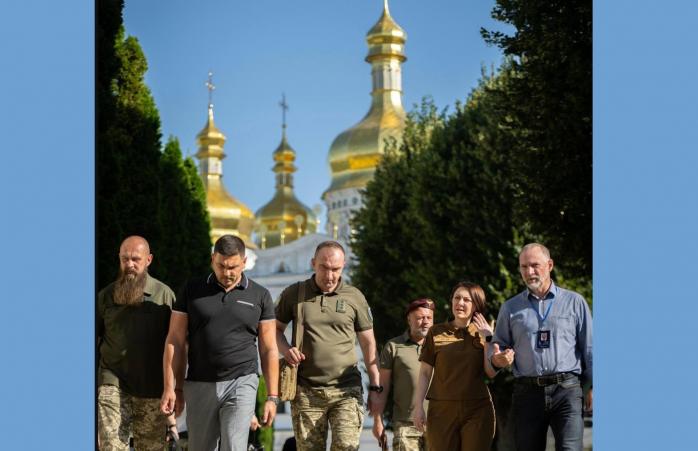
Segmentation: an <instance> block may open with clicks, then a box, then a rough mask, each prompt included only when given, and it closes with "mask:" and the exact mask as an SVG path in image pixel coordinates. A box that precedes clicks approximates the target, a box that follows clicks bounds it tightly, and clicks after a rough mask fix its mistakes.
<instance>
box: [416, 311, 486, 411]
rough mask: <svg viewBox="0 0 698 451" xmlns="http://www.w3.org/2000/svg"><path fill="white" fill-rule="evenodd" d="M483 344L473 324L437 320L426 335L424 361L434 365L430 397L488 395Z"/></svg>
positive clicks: (421, 357)
mask: <svg viewBox="0 0 698 451" xmlns="http://www.w3.org/2000/svg"><path fill="white" fill-rule="evenodd" d="M484 349H485V348H484V345H483V343H482V340H481V339H480V336H479V335H478V333H477V328H476V327H475V325H474V324H470V326H469V327H468V328H467V329H459V328H458V327H455V326H453V325H452V324H451V323H448V322H447V323H442V324H437V325H435V326H433V327H432V328H431V330H430V331H429V333H428V334H427V337H426V338H425V339H424V346H423V347H422V353H421V354H420V356H419V360H420V361H421V362H425V363H428V364H429V365H431V366H433V367H434V374H433V376H432V378H431V384H430V385H429V391H428V392H427V399H436V400H440V401H458V400H466V399H483V398H489V397H490V393H489V391H488V390H487V386H486V385H485V369H484V356H483V353H484Z"/></svg>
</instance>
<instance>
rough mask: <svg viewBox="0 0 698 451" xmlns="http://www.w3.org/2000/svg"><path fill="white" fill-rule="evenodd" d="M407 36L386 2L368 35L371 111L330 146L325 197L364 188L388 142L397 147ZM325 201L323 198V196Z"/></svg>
mask: <svg viewBox="0 0 698 451" xmlns="http://www.w3.org/2000/svg"><path fill="white" fill-rule="evenodd" d="M406 39H407V35H406V33H405V32H404V31H403V29H402V28H400V26H399V25H398V24H397V23H396V22H395V21H394V20H393V18H392V17H391V16H390V12H389V10H388V2H387V0H386V1H385V2H384V4H383V14H382V15H381V17H380V19H379V20H378V22H377V23H376V24H375V25H374V26H373V27H372V28H371V29H370V30H369V32H368V33H367V35H366V41H367V42H368V48H369V51H368V55H367V56H366V61H367V62H369V63H370V64H371V72H372V80H373V89H372V91H371V96H372V101H371V107H370V109H369V111H368V113H366V115H365V116H364V118H363V119H361V121H360V122H359V123H358V124H356V125H354V126H353V127H351V128H350V129H348V130H345V131H344V132H342V133H340V134H339V135H338V136H337V137H336V138H335V140H334V141H333V142H332V145H331V146H330V152H329V155H328V162H329V165H330V170H331V172H332V182H331V184H330V187H329V188H328V189H327V191H325V194H326V193H328V192H331V191H336V190H342V189H346V188H359V189H360V188H364V187H365V186H366V184H367V183H368V182H369V181H370V180H371V178H373V173H374V172H375V169H376V166H377V165H378V162H379V161H380V159H381V156H382V155H383V152H384V148H385V140H386V139H388V140H390V139H391V138H394V139H395V140H396V141H397V142H398V143H399V141H400V139H401V137H402V132H403V130H404V128H405V118H406V114H405V110H404V109H403V107H402V74H401V68H400V63H402V62H403V61H405V60H406V57H405V54H404V44H405V41H406ZM323 197H324V194H323Z"/></svg>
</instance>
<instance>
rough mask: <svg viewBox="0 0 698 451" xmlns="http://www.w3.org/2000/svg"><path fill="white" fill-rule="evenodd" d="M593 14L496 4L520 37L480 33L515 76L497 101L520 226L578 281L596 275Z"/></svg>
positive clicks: (561, 1)
mask: <svg viewBox="0 0 698 451" xmlns="http://www.w3.org/2000/svg"><path fill="white" fill-rule="evenodd" d="M591 11H592V2H591V0H546V1H531V0H498V1H497V2H496V6H495V7H494V9H493V11H492V17H493V18H495V19H497V20H500V21H502V22H505V23H508V24H511V25H513V26H514V27H515V29H516V31H515V32H514V33H513V34H512V35H507V34H505V33H502V32H490V31H486V30H484V29H483V30H482V35H483V37H484V38H485V40H486V41H487V42H489V43H491V44H495V45H497V46H499V47H500V48H501V49H502V50H503V51H504V53H505V55H507V56H509V57H510V58H511V64H512V66H513V71H514V72H515V74H516V76H514V77H511V79H510V80H509V82H508V83H507V84H506V85H501V86H499V87H497V92H496V95H498V96H500V97H501V99H500V101H501V102H502V104H504V105H506V107H507V111H508V120H507V122H506V124H505V125H506V126H505V127H504V128H503V131H504V132H506V133H508V134H509V135H510V136H511V138H512V144H513V147H512V158H513V161H512V165H513V166H514V168H516V169H518V171H519V176H520V182H521V190H520V192H521V195H520V198H519V199H518V201H517V208H516V211H515V214H516V217H517V221H518V222H519V223H527V225H528V226H529V231H530V233H531V234H532V235H534V236H538V237H539V239H540V240H541V241H542V242H544V243H546V245H547V246H548V247H549V248H550V249H551V252H552V254H553V256H554V259H555V261H556V264H557V265H558V270H562V271H558V272H564V273H565V274H567V275H568V276H570V277H572V278H574V279H579V278H588V277H589V276H590V275H591V272H592V258H591V257H592V256H591V253H592V251H591V249H592V246H591V239H592V217H591V215H592V72H591V71H592V34H591V30H592V14H591ZM580 283H581V285H584V283H583V282H580Z"/></svg>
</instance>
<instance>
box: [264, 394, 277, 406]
mask: <svg viewBox="0 0 698 451" xmlns="http://www.w3.org/2000/svg"><path fill="white" fill-rule="evenodd" d="M267 401H271V402H273V403H274V404H275V405H277V406H278V405H279V402H280V399H279V397H278V396H273V395H269V396H267Z"/></svg>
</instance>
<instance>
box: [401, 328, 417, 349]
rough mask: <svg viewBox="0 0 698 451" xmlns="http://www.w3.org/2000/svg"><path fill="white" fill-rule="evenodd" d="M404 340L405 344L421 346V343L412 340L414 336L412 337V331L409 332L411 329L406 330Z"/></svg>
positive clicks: (403, 335)
mask: <svg viewBox="0 0 698 451" xmlns="http://www.w3.org/2000/svg"><path fill="white" fill-rule="evenodd" d="M402 338H403V339H404V340H405V343H412V344H414V345H417V346H419V343H417V342H416V341H414V340H413V339H412V335H410V330H409V329H408V330H406V331H405V333H403V334H402Z"/></svg>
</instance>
